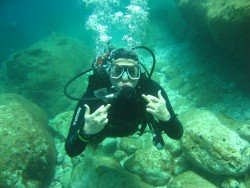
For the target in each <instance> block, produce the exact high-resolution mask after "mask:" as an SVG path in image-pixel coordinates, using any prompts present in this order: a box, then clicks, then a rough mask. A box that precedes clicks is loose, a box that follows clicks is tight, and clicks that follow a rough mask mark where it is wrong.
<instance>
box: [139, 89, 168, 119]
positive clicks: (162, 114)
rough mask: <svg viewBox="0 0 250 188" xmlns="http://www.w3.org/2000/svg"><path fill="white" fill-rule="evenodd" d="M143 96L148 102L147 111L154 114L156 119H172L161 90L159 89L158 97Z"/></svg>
mask: <svg viewBox="0 0 250 188" xmlns="http://www.w3.org/2000/svg"><path fill="white" fill-rule="evenodd" d="M142 97H143V98H144V99H145V100H146V101H147V102H148V104H147V106H146V107H147V108H146V110H147V112H149V113H150V114H152V115H153V116H154V118H155V119H157V120H161V121H168V120H169V119H170V114H169V111H168V109H167V107H166V101H165V99H164V98H163V97H162V95H161V90H159V91H158V98H157V97H155V96H152V95H144V94H143V95H142Z"/></svg>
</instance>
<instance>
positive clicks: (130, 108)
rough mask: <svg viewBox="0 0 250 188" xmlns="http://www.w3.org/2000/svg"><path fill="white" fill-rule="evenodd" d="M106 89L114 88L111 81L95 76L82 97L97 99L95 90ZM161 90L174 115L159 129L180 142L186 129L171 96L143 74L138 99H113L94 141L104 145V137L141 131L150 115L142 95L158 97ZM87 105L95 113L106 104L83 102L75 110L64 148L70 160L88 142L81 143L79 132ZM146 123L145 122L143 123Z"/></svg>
mask: <svg viewBox="0 0 250 188" xmlns="http://www.w3.org/2000/svg"><path fill="white" fill-rule="evenodd" d="M103 87H107V88H111V84H110V82H109V80H108V79H97V77H96V76H95V75H91V76H90V77H89V85H88V88H87V90H86V92H85V94H84V95H83V97H84V98H91V97H94V91H95V90H97V89H100V88H103ZM159 90H161V91H162V96H163V97H164V99H165V100H166V107H167V109H168V111H169V113H170V115H171V118H170V120H169V121H167V122H163V121H159V122H157V124H156V125H157V127H158V128H159V130H160V132H163V131H164V132H165V133H166V134H167V135H168V136H169V137H170V138H172V139H180V138H181V137H182V135H183V127H182V124H181V123H180V121H179V120H178V119H177V117H176V115H175V113H174V111H173V108H172V106H171V104H170V102H169V99H168V96H167V94H166V92H165V91H164V89H163V88H162V87H161V86H160V85H159V84H157V83H156V82H155V81H153V80H151V79H148V78H146V76H145V75H142V76H141V78H140V80H139V82H138V84H137V86H136V92H137V100H135V101H131V102H129V101H126V102H124V101H121V100H118V99H114V100H113V101H111V102H110V104H111V107H110V109H109V111H108V123H107V125H105V128H104V129H103V130H102V131H100V132H99V133H97V134H95V135H93V137H92V138H93V139H92V140H93V141H96V142H101V141H102V140H103V139H104V138H105V137H124V136H129V135H131V134H134V133H135V132H136V131H138V130H139V128H138V127H139V125H140V124H141V123H142V121H143V120H144V122H145V117H146V116H148V117H149V116H150V115H148V113H147V112H146V104H147V102H146V101H145V100H144V99H143V98H142V97H141V95H142V94H145V95H153V96H157V93H158V91H159ZM84 104H88V105H89V107H90V110H91V112H90V113H93V112H94V111H95V110H96V109H97V108H99V107H100V106H101V105H107V104H108V103H107V102H105V101H104V100H95V101H80V102H79V103H78V105H77V107H76V109H75V112H74V116H73V119H72V122H71V126H70V130H69V133H68V137H67V140H66V143H65V149H66V152H67V154H68V155H69V156H70V157H75V156H77V155H79V154H81V153H82V152H83V151H84V149H85V148H86V145H87V142H84V141H82V140H81V139H79V137H78V133H77V132H78V130H80V129H82V127H83V126H84V123H85V122H84V113H85V107H84ZM146 121H147V122H146V123H150V122H149V121H155V120H154V119H153V118H147V119H146ZM144 124H145V123H144Z"/></svg>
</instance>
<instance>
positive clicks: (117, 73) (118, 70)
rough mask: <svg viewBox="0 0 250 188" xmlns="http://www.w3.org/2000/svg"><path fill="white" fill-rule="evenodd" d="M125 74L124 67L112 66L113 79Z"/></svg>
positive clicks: (111, 74)
mask: <svg viewBox="0 0 250 188" xmlns="http://www.w3.org/2000/svg"><path fill="white" fill-rule="evenodd" d="M123 72H124V68H123V67H122V66H112V67H111V68H110V76H111V78H120V76H121V75H122V74H123Z"/></svg>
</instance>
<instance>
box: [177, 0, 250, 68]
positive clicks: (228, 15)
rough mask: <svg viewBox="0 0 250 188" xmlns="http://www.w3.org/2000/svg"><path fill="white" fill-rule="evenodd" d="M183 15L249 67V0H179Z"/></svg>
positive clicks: (196, 27) (197, 28)
mask: <svg viewBox="0 0 250 188" xmlns="http://www.w3.org/2000/svg"><path fill="white" fill-rule="evenodd" d="M176 3H177V5H178V7H179V9H180V10H181V13H182V14H183V15H184V16H183V18H184V19H185V20H186V21H187V22H188V23H189V24H190V25H191V26H192V27H193V28H194V29H195V30H196V31H198V32H200V33H203V34H204V33H206V34H210V35H211V36H212V37H213V39H214V41H216V43H217V44H218V45H219V46H220V47H221V48H223V49H225V50H227V51H228V52H230V53H234V54H235V55H236V56H238V57H241V59H242V60H243V62H244V63H247V64H248V67H250V64H249V62H250V61H249V59H250V35H249V32H250V1H248V0H237V1H233V0H231V1H228V0H206V1H193V0H176Z"/></svg>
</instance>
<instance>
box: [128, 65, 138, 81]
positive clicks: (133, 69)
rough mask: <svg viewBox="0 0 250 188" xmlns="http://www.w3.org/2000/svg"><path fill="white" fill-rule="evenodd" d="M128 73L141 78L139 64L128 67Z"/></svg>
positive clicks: (134, 77) (132, 77)
mask: <svg viewBox="0 0 250 188" xmlns="http://www.w3.org/2000/svg"><path fill="white" fill-rule="evenodd" d="M127 72H128V75H129V77H130V78H131V79H139V77H140V68H139V66H131V67H128V68H127Z"/></svg>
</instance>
